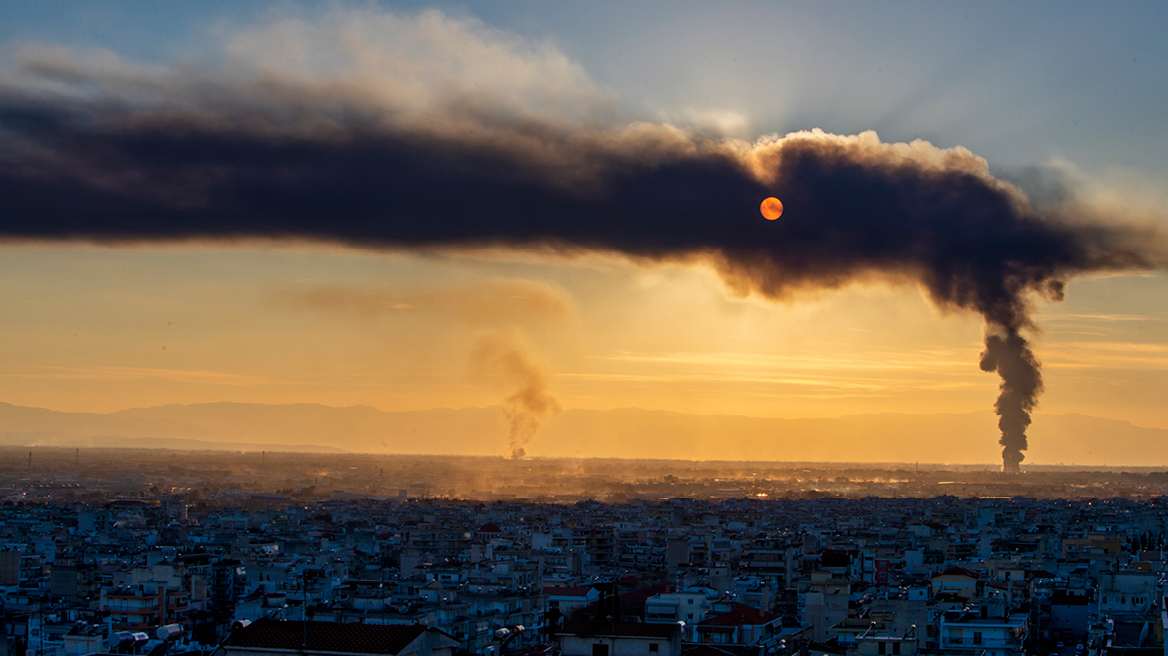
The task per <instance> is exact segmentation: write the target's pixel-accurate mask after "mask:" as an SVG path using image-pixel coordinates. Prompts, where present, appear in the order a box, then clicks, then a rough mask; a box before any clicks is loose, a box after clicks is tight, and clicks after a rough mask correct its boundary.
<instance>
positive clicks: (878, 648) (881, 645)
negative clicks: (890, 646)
mask: <svg viewBox="0 0 1168 656" xmlns="http://www.w3.org/2000/svg"><path fill="white" fill-rule="evenodd" d="M885 647H887V644H886V643H885V642H884V641H883V640H881V641H880V642H879V643H877V645H876V652H877V653H879V654H880V656H884V653H885V651H884V649H885Z"/></svg>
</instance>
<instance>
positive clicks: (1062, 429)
mask: <svg viewBox="0 0 1168 656" xmlns="http://www.w3.org/2000/svg"><path fill="white" fill-rule="evenodd" d="M996 423H997V418H996V417H995V416H994V415H993V413H992V412H989V411H982V412H974V413H968V414H932V415H913V414H892V413H889V414H875V415H851V416H845V417H837V418H830V419H770V418H760V417H744V416H732V415H690V414H683V413H678V412H665V411H654V410H641V409H637V408H622V409H617V410H607V411H601V410H568V411H566V412H564V413H563V414H560V415H556V416H553V417H550V418H549V419H548V420H547V422H546V425H545V426H544V429H543V430H542V431H541V432H540V433H539V434H538V435H536V437H535V439H534V440H533V441H532V442H531V444H530V445H529V448H528V452H529V453H530V454H531V455H532V456H537V457H538V456H544V457H564V456H579V457H617V458H670V459H697V460H705V459H717V460H779V461H814V462H921V463H952V464H973V463H986V464H992V463H996V462H999V461H1000V447H999V446H998V444H997V436H998V431H997V426H996ZM0 444H7V445H18V444H19V445H25V444H27V445H37V444H39V445H46V446H47V445H53V446H108V447H116V446H127V447H134V448H144V447H151V446H154V447H157V448H169V449H230V450H252V451H257V450H261V449H266V450H270V451H281V450H283V451H287V450H302V451H348V452H357V453H403V454H465V455H502V454H504V453H506V452H507V449H506V423H505V421H504V419H503V415H502V411H501V410H500V409H499V408H497V407H490V408H466V409H461V410H453V409H449V408H439V409H434V410H424V411H416V412H382V411H380V410H377V409H376V408H371V407H368V406H352V407H345V408H334V407H330V406H324V405H317V404H309V403H301V404H291V405H263V404H251V403H203V404H195V405H177V404H175V405H165V406H158V407H152V408H134V409H130V410H123V411H121V412H114V413H110V414H95V413H68V412H56V411H51V410H44V409H41V408H24V407H19V406H14V405H10V404H7V403H0ZM1166 446H1168V430H1164V429H1156V428H1141V427H1139V426H1135V425H1133V424H1131V423H1129V422H1126V421H1117V420H1113V419H1103V418H1099V417H1090V416H1086V415H1077V414H1068V415H1037V416H1036V417H1035V422H1034V426H1033V427H1032V430H1031V437H1030V450H1029V451H1028V452H1027V460H1026V463H1029V464H1060V463H1063V464H1068V465H1071V464H1074V465H1081V466H1105V465H1112V466H1124V465H1127V466H1132V465H1139V466H1161V465H1168V449H1166V448H1165V447H1166Z"/></svg>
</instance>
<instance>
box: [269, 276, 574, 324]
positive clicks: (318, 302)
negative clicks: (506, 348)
mask: <svg viewBox="0 0 1168 656" xmlns="http://www.w3.org/2000/svg"><path fill="white" fill-rule="evenodd" d="M275 298H276V299H277V300H279V301H281V302H284V303H287V304H290V305H292V306H294V307H302V308H307V309H312V310H316V311H321V312H328V313H333V314H342V315H349V316H355V317H360V318H363V319H373V318H377V317H381V316H384V315H391V314H395V313H401V312H423V313H427V314H436V315H440V316H443V317H446V318H447V319H450V320H453V321H458V322H461V323H465V324H469V325H492V324H527V323H559V322H563V321H564V320H566V319H567V318H569V317H570V316H571V315H572V313H573V311H574V308H573V304H572V299H571V297H570V296H569V295H568V294H567V292H565V291H564V290H563V289H562V288H560V287H557V286H555V285H552V284H550V283H547V282H538V281H533V280H523V279H513V278H504V279H492V280H482V281H475V282H468V283H463V284H459V285H448V286H430V287H423V288H420V289H419V288H405V289H385V288H379V287H358V286H352V285H320V286H315V287H310V288H308V289H286V290H281V291H279V292H276V293H275Z"/></svg>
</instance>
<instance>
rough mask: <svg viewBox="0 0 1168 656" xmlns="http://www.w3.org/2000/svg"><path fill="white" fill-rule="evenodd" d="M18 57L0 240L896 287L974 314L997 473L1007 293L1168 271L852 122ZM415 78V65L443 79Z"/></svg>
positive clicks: (1015, 437)
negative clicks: (679, 267) (705, 267)
mask: <svg viewBox="0 0 1168 656" xmlns="http://www.w3.org/2000/svg"><path fill="white" fill-rule="evenodd" d="M423 18H424V17H423ZM430 18H433V17H432V16H430ZM455 32H457V30H455ZM413 33H414V32H409V31H408V30H407V31H402V32H401V34H407V35H408V34H413ZM418 33H421V32H418ZM426 33H429V32H426ZM480 36H481V35H480ZM471 37H474V38H480V37H478V36H475V35H473V34H472V35H471V36H470V37H468V36H466V35H463V36H461V37H459V38H457V39H455V38H452V39H450V40H449V42H448V43H447V42H445V41H444V42H443V48H445V50H442V52H446V50H449V48H456V47H457V44H459V43H463V42H465V41H467V40H473V39H471ZM403 38H404V37H403ZM483 38H485V37H483ZM480 41H482V38H480ZM347 43H348V42H347ZM487 45H488V46H491V47H495V46H496V45H497V44H495V45H492V44H491V43H487ZM447 46H449V47H447ZM495 49H496V50H498V47H496V48H495ZM479 50H481V51H484V52H486V51H490V49H489V48H486V47H485V46H484V48H480V49H479ZM477 52H479V51H478V50H476V53H477ZM490 52H494V51H490ZM508 52H509V51H508ZM508 52H504V55H506V56H504V55H499V57H502V58H503V59H506V57H511V58H512V59H515V58H516V57H518V58H519V59H520V60H522V61H520V64H523V62H528V60H531V61H530V62H528V63H529V64H530V66H529V68H530V69H531V70H535V71H537V72H538V71H541V70H544V69H547V70H550V71H553V72H555V73H556V75H569V76H570V75H571V74H573V71H575V69H573V68H572V67H571V66H570V65H566V64H564V63H563V62H561V61H560V60H559V59H557V57H556V56H555V53H552V54H548V53H546V52H543V51H538V52H537V53H536V54H531V53H526V54H523V53H520V54H521V55H522V56H520V55H515V54H514V53H510V54H508ZM34 55H36V53H33V54H32V55H28V56H27V57H26V59H27V61H26V62H25V67H24V69H22V76H23V77H21V78H19V80H18V81H17V82H14V83H11V84H8V85H6V86H0V208H2V209H0V236H2V237H7V238H10V239H38V240H87V241H94V242H102V243H111V244H118V243H126V242H130V243H133V242H141V241H167V240H187V239H214V240H231V239H237V238H251V237H259V238H274V239H284V238H290V239H299V240H319V241H326V242H332V243H340V244H346V245H350V246H353V247H358V248H375V249H402V248H405V249H412V248H495V247H500V248H510V249H532V250H540V251H544V252H548V253H553V254H559V255H563V256H570V255H572V254H573V253H578V252H584V251H598V252H604V253H611V254H615V255H619V256H624V257H628V258H631V259H633V260H635V261H639V262H646V263H651V262H657V261H666V260H673V261H689V262H701V263H707V264H709V265H711V266H713V267H715V268H716V270H717V271H718V272H719V274H720V275H721V277H722V279H723V280H724V281H725V282H726V284H727V285H728V287H729V288H730V289H731V290H732V291H733V292H735V293H737V294H740V295H750V294H757V295H761V296H763V297H766V298H771V299H781V298H788V297H791V296H793V295H795V294H797V293H799V292H800V291H802V290H805V289H832V288H838V287H841V286H844V285H848V284H851V283H854V282H856V281H866V280H886V281H891V282H897V283H909V284H917V285H920V286H921V287H922V288H923V289H924V290H925V292H926V293H927V294H928V296H929V298H930V299H931V300H932V301H933V302H934V303H935V304H936V305H938V306H940V307H942V308H950V309H962V310H968V311H973V312H977V313H978V314H980V315H981V316H982V317H983V318H984V320H985V323H986V328H987V333H986V334H987V337H986V351H985V354H984V355H983V357H982V363H981V365H982V368H983V369H985V370H987V371H997V372H998V373H999V375H1000V376H1001V377H1002V387H1001V396H1000V397H999V399H998V402H997V408H998V412H999V414H1000V415H1001V427H1002V431H1003V432H1002V444H1003V458H1004V462H1005V464H1006V466H1007V468H1011V469H1016V467H1017V463H1019V462H1020V461H1021V460H1022V457H1023V456H1022V453H1021V452H1022V450H1023V449H1025V447H1026V438H1025V429H1026V427H1027V425H1028V424H1029V422H1030V411H1031V410H1032V409H1033V407H1034V405H1035V402H1036V400H1037V395H1038V393H1039V392H1040V391H1041V388H1042V384H1041V376H1040V373H1039V367H1038V361H1037V360H1036V359H1035V358H1034V356H1033V354H1032V353H1031V351H1030V349H1029V347H1028V345H1027V343H1026V340H1025V339H1024V338H1023V337H1022V332H1023V331H1025V330H1028V329H1031V328H1032V326H1031V324H1030V321H1029V318H1028V312H1027V299H1028V297H1029V296H1031V295H1033V294H1039V295H1042V296H1046V297H1048V298H1052V299H1059V298H1061V294H1062V289H1063V285H1064V282H1065V281H1066V280H1067V279H1068V278H1069V277H1071V276H1074V275H1076V274H1082V273H1085V272H1093V271H1108V270H1110V271H1120V270H1136V269H1147V268H1152V267H1157V266H1162V265H1163V264H1164V262H1165V258H1164V256H1163V250H1162V249H1158V248H1157V247H1155V246H1154V245H1155V244H1159V243H1161V242H1160V241H1159V236H1158V235H1156V234H1155V233H1154V232H1151V231H1142V232H1141V231H1139V230H1135V229H1132V228H1125V227H1121V226H1119V225H1117V224H1115V223H1112V222H1105V221H1102V220H1095V219H1088V218H1084V217H1085V216H1086V215H1084V214H1083V213H1082V212H1080V211H1079V210H1077V209H1076V208H1075V207H1074V206H1073V204H1071V203H1070V202H1068V203H1064V204H1062V205H1060V206H1059V207H1058V208H1057V209H1055V210H1050V209H1039V208H1037V207H1035V206H1034V205H1032V204H1031V203H1030V202H1029V201H1028V199H1027V198H1026V196H1025V195H1024V194H1023V193H1022V192H1021V191H1019V190H1018V189H1017V188H1016V187H1014V186H1012V185H1010V184H1008V183H1006V182H1004V181H1002V180H999V179H997V178H995V177H994V176H992V175H991V174H990V172H989V168H988V166H987V164H986V162H985V161H984V160H983V159H981V158H979V157H977V156H975V155H973V154H972V153H970V152H969V151H968V150H965V149H963V148H953V149H940V148H936V147H934V146H932V145H931V144H928V143H926V142H920V141H917V142H913V143H910V144H890V143H883V142H881V141H880V140H879V138H878V137H877V136H876V135H875V133H871V132H867V133H863V134H860V135H857V136H837V135H831V134H825V133H823V132H819V131H812V132H799V133H793V134H789V135H787V136H785V137H778V136H772V137H766V138H762V139H759V140H758V141H755V142H753V143H748V142H743V141H735V140H724V139H715V138H708V137H704V136H701V133H699V132H696V131H686V130H683V129H680V128H677V127H674V126H671V125H666V124H648V123H630V124H625V125H619V124H613V123H612V122H607V123H606V122H603V121H599V120H597V119H595V117H594V116H591V115H581V116H575V117H574V118H572V119H571V120H564V119H560V118H558V117H559V114H558V113H557V111H558V110H557V107H556V106H552V107H551V108H550V109H548V108H547V107H546V105H548V104H549V103H552V104H553V105H554V102H555V99H554V98H552V99H551V100H549V99H548V98H547V97H544V96H539V97H536V98H535V100H531V99H529V98H528V96H529V95H530V94H535V93H537V91H538V89H539V88H540V85H539V84H534V85H528V86H524V85H525V84H527V83H526V82H524V83H522V84H521V83H519V82H515V83H514V84H513V85H512V86H510V87H509V86H507V84H508V83H509V82H508V80H506V79H504V80H502V81H501V82H498V85H499V88H502V89H505V90H506V89H511V90H512V91H513V93H512V94H511V95H498V94H496V96H498V97H496V96H490V97H481V98H480V97H477V96H474V95H473V94H472V95H468V94H469V93H471V92H469V91H466V89H468V88H471V87H470V85H466V84H462V85H460V84H455V83H453V82H450V83H448V84H444V85H439V86H440V88H437V90H434V91H433V92H432V93H429V94H428V95H427V94H419V92H418V91H417V89H418V84H417V83H416V82H417V80H415V79H414V78H410V80H408V81H409V82H411V84H400V85H397V86H394V85H392V84H388V83H386V84H383V83H382V82H381V81H380V80H381V78H379V77H377V76H373V75H369V76H365V77H361V76H359V75H356V74H354V75H334V76H332V77H329V76H328V75H324V74H320V75H315V76H312V75H308V74H304V75H297V74H292V73H281V72H280V71H279V70H276V71H274V72H273V71H272V70H269V69H264V70H262V71H260V72H256V73H254V74H253V75H251V76H250V77H249V76H248V75H246V74H242V73H237V72H232V73H230V74H229V73H224V72H217V71H213V70H199V69H196V68H194V67H191V66H185V67H177V68H173V69H161V70H160V69H158V68H150V69H145V68H135V67H133V66H129V65H123V66H121V68H119V67H117V66H114V65H112V64H110V65H107V66H104V67H100V68H99V67H96V66H90V65H87V64H86V63H85V62H84V61H81V60H80V59H79V58H75V57H70V56H66V55H61V54H60V53H52V54H51V56H49V55H43V54H42V55H36V56H34ZM475 57H476V58H468V61H472V63H473V62H474V61H478V59H482V58H483V57H480V56H479V55H475ZM524 57H526V58H527V59H523V58H524ZM486 58H487V59H489V57H486ZM371 59H375V58H370V57H364V58H362V61H366V60H371ZM403 61H404V60H403ZM508 61H511V60H508ZM531 62H534V63H531ZM399 63H400V62H399ZM405 63H408V64H413V63H415V62H412V61H410V62H405ZM520 64H516V63H514V62H511V63H508V64H507V66H518V65H520ZM523 65H527V64H523ZM396 70H397V69H393V71H396ZM508 70H509V69H508ZM525 70H526V69H525ZM424 73H425V74H423V73H419V74H418V75H417V79H431V78H435V79H440V80H445V79H446V78H443V77H442V76H441V75H435V74H433V72H432V71H424ZM576 73H578V71H576ZM384 74H385V75H386V76H389V75H390V72H389V69H385V72H384ZM524 79H526V78H524ZM390 81H391V82H393V81H394V80H392V79H390ZM446 82H449V80H446ZM455 82H457V80H455ZM516 85H517V86H516ZM577 86H578V85H577ZM476 88H477V87H476ZM532 89H536V91H532ZM500 93H501V92H500ZM553 95H554V94H553ZM600 104H603V103H600ZM577 105H579V106H587V105H588V103H587V102H583V101H581V102H575V100H573V107H575V106H577ZM771 195H774V196H778V197H779V198H781V199H782V200H783V203H784V205H785V207H786V212H785V213H784V214H783V216H782V217H781V218H780V219H779V220H778V221H775V222H769V221H765V220H762V219H761V217H760V216H759V211H758V206H759V202H760V201H761V200H762V199H763V198H765V197H767V196H771ZM528 414H529V415H532V413H531V412H529V413H528ZM534 415H538V412H536V413H534ZM520 424H522V422H520ZM516 425H517V426H518V425H519V424H516ZM516 430H518V431H520V433H523V431H524V430H526V429H524V428H523V427H522V426H519V428H516Z"/></svg>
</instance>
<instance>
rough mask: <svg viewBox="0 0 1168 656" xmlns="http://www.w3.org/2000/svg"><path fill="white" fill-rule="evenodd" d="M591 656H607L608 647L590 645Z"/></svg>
mask: <svg viewBox="0 0 1168 656" xmlns="http://www.w3.org/2000/svg"><path fill="white" fill-rule="evenodd" d="M592 656H608V645H603V644H596V645H592Z"/></svg>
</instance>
